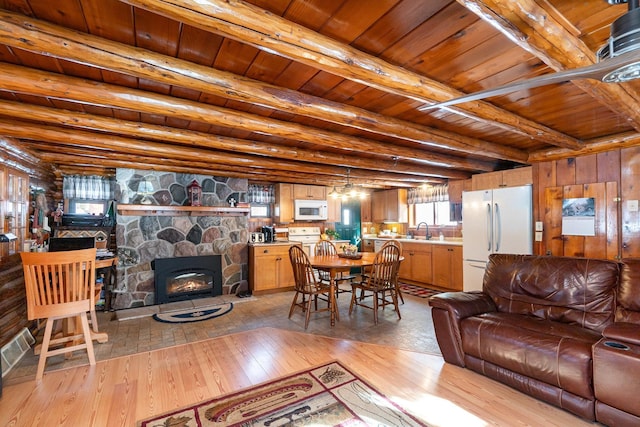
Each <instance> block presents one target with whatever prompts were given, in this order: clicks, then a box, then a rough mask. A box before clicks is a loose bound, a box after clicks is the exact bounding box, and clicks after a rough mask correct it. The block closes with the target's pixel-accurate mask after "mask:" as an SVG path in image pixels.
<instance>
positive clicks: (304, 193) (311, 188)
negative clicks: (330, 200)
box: [293, 184, 327, 200]
mask: <svg viewBox="0 0 640 427" xmlns="http://www.w3.org/2000/svg"><path fill="white" fill-rule="evenodd" d="M293 198H294V199H298V200H299V199H308V200H327V187H323V186H320V185H301V184H293Z"/></svg>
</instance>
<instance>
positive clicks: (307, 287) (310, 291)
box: [289, 245, 331, 329]
mask: <svg viewBox="0 0 640 427" xmlns="http://www.w3.org/2000/svg"><path fill="white" fill-rule="evenodd" d="M289 259H290V260H291V267H292V268H293V276H294V279H295V291H296V293H295V295H294V296H293V302H292V303H291V308H290V309H289V319H291V316H292V315H293V311H294V310H295V308H296V307H300V308H302V311H303V312H305V311H306V316H305V321H304V328H305V329H307V327H308V326H309V317H310V315H311V302H312V301H313V303H314V307H315V311H316V312H320V311H330V310H331V297H330V292H331V286H330V285H329V284H326V283H322V282H320V281H319V280H317V279H316V275H315V272H314V270H313V268H312V267H311V263H310V262H309V257H307V254H305V253H304V251H303V250H302V248H301V247H300V246H297V245H294V246H291V248H289ZM299 296H301V297H302V301H301V302H298V297H299ZM318 297H326V299H327V308H322V309H318ZM323 299H324V298H323Z"/></svg>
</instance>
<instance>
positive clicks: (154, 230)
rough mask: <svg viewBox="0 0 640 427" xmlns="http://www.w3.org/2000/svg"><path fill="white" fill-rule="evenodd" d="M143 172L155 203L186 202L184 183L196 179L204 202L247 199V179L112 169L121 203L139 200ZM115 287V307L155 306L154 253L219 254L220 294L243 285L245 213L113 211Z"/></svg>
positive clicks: (220, 203)
mask: <svg viewBox="0 0 640 427" xmlns="http://www.w3.org/2000/svg"><path fill="white" fill-rule="evenodd" d="M143 177H144V179H145V180H147V181H148V182H151V183H152V184H153V186H154V187H153V188H154V192H153V194H150V195H147V197H148V199H149V200H151V201H152V203H153V204H155V205H178V206H181V205H184V204H185V200H186V194H187V193H186V186H187V185H189V184H190V183H191V182H192V181H193V180H194V179H195V180H197V181H198V182H199V183H200V185H201V186H202V189H203V193H202V200H203V205H206V206H228V205H227V200H228V199H229V198H231V197H233V198H234V199H235V200H237V201H240V202H242V201H245V200H246V192H247V186H248V183H247V180H242V179H229V178H222V177H211V176H204V175H191V174H178V173H165V172H150V171H136V170H133V169H118V170H117V171H116V181H117V182H116V184H117V189H116V198H117V200H118V201H119V203H122V200H126V201H127V203H136V202H137V203H139V201H140V200H141V199H142V196H141V195H140V194H138V193H137V191H136V189H137V188H138V183H139V182H140V180H142V178H143ZM116 239H117V247H118V258H119V265H118V286H117V289H116V290H115V294H114V302H113V307H114V308H115V309H116V310H118V309H123V308H132V307H141V306H148V305H153V304H154V300H155V292H154V271H153V269H152V268H151V262H152V261H153V260H154V259H156V258H171V257H182V256H197V255H221V264H222V293H223V294H230V293H237V292H238V291H239V290H245V289H247V288H248V286H247V278H248V251H247V241H248V217H247V216H245V215H242V216H189V215H184V216H153V215H151V216H124V215H118V216H117V224H116Z"/></svg>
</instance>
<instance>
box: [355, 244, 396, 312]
mask: <svg viewBox="0 0 640 427" xmlns="http://www.w3.org/2000/svg"><path fill="white" fill-rule="evenodd" d="M387 245H393V246H397V247H398V249H399V250H400V255H402V243H400V242H399V241H397V240H395V239H394V240H389V241H387V242H384V245H382V247H380V249H381V250H382V249H383V248H384V247H385V246H387ZM368 269H369V267H366V268H363V269H362V275H361V278H360V279H361V281H365V280H367V273H368ZM399 273H400V269H399V268H398V274H399ZM398 274H396V277H395V287H396V293H397V294H398V298H400V301H401V302H402V304H404V297H403V296H402V290H401V289H400V283H399V280H398Z"/></svg>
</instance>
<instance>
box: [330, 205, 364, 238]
mask: <svg viewBox="0 0 640 427" xmlns="http://www.w3.org/2000/svg"><path fill="white" fill-rule="evenodd" d="M360 225H361V222H360V200H358V199H349V200H343V201H342V206H341V208H340V222H337V223H336V224H335V228H336V231H337V232H338V233H339V234H340V239H342V240H349V242H350V243H351V244H355V243H356V242H358V250H360V249H361V248H360V243H361V242H360V237H361V235H360V230H361V227H360Z"/></svg>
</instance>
